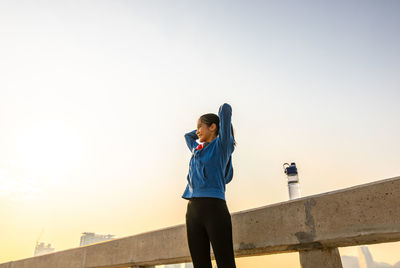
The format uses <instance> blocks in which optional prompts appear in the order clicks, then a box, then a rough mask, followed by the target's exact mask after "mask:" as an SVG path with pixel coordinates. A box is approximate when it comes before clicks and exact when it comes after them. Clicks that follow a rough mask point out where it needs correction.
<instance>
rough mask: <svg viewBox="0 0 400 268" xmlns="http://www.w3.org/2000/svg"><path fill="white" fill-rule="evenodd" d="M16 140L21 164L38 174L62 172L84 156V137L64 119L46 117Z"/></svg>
mask: <svg viewBox="0 0 400 268" xmlns="http://www.w3.org/2000/svg"><path fill="white" fill-rule="evenodd" d="M16 143H17V144H16V151H17V158H18V161H19V162H20V165H21V167H23V168H24V169H27V170H29V171H31V172H33V173H34V174H36V175H44V176H49V175H50V176H57V175H62V174H63V173H65V172H67V171H69V170H71V169H73V168H76V167H77V166H78V165H79V163H80V162H81V160H82V151H83V142H82V139H81V137H80V136H79V135H78V133H77V131H76V129H74V128H72V127H71V126H68V125H67V124H66V123H65V122H63V121H58V120H42V121H39V122H36V123H34V124H32V125H31V126H27V127H26V128H24V129H21V131H20V134H19V135H17V140H16Z"/></svg>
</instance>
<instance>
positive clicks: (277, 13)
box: [0, 0, 400, 268]
mask: <svg viewBox="0 0 400 268" xmlns="http://www.w3.org/2000/svg"><path fill="white" fill-rule="evenodd" d="M399 13H400V1H395V0H393V1H389V0H383V1H378V0H376V1H361V0H360V1H349V0H346V1H282V0H279V1H278V0H277V1H255V0H253V1H114V0H113V1H1V2H0V34H1V37H0V38H1V41H0V218H1V219H2V220H1V229H0V237H1V243H0V252H1V254H0V262H5V261H9V260H16V259H20V258H26V257H30V256H32V255H33V250H34V246H35V241H36V240H37V239H38V238H39V235H40V234H41V232H42V230H44V231H43V232H42V234H41V235H40V241H44V242H46V243H51V244H52V245H53V246H54V247H55V248H56V249H57V250H61V249H66V248H71V247H76V246H79V238H80V235H81V233H82V232H96V233H100V234H114V235H115V236H116V237H123V236H128V235H133V234H137V233H141V232H147V231H150V230H155V229H160V228H164V227H167V226H171V225H177V224H183V223H184V222H185V213H186V205H187V201H186V200H185V199H182V198H181V195H182V194H183V191H184V190H185V187H186V174H187V172H188V163H189V159H190V156H191V154H190V151H189V150H188V148H187V147H186V144H185V140H184V134H185V133H186V132H189V131H191V130H193V129H195V128H196V123H197V119H198V117H199V116H200V115H202V114H204V113H209V112H212V113H216V114H217V112H218V108H219V106H220V105H221V104H222V103H224V102H227V103H229V104H230V105H231V106H232V110H233V112H232V124H233V127H234V130H235V138H236V141H237V147H236V150H235V152H234V154H233V156H232V157H233V166H234V178H233V180H232V182H231V183H230V184H228V185H227V192H226V199H227V204H228V208H229V210H230V212H231V213H232V212H237V211H241V210H246V209H250V208H255V207H260V206H264V205H267V204H273V203H277V202H281V201H284V200H287V199H288V191H287V185H286V181H285V174H284V173H283V169H282V164H283V163H285V162H290V161H295V162H296V163H297V165H298V169H299V177H300V182H301V192H302V195H303V196H307V195H312V194H317V193H323V192H328V191H332V190H337V189H341V188H346V187H350V186H354V185H357V184H363V183H367V182H371V181H376V180H380V179H386V178H390V177H395V176H399V175H400V166H399V160H400V157H399V151H400V143H399V141H398V138H399V136H400V124H399V119H398V117H399V114H400V105H399V100H400V75H399V73H400V50H399V43H400V34H399V29H400V16H399V15H398V14H399ZM369 248H370V250H371V253H372V255H373V256H374V258H375V260H378V261H385V262H388V263H391V264H393V263H395V262H396V261H399V260H400V259H399V257H398V254H397V256H396V254H395V253H394V252H398V251H399V249H400V243H390V244H381V245H374V246H369ZM340 251H341V253H342V254H344V255H355V256H356V255H357V250H356V248H341V249H340ZM237 263H238V265H239V267H243V268H244V267H265V266H268V265H270V267H289V266H290V267H298V266H299V263H298V254H297V253H291V254H279V255H274V256H265V257H256V258H242V259H238V260H237ZM272 265H275V266H272Z"/></svg>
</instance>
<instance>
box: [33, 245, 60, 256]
mask: <svg viewBox="0 0 400 268" xmlns="http://www.w3.org/2000/svg"><path fill="white" fill-rule="evenodd" d="M54 250H55V249H54V248H52V247H51V244H47V246H46V245H45V244H44V243H43V242H41V243H38V242H36V246H35V253H34V255H33V256H39V255H44V254H47V253H51V252H53V251H54Z"/></svg>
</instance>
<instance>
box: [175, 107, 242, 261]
mask: <svg viewBox="0 0 400 268" xmlns="http://www.w3.org/2000/svg"><path fill="white" fill-rule="evenodd" d="M231 117H232V107H231V106H230V105H229V104H227V103H224V104H223V105H221V106H220V107H219V111H218V115H216V114H213V113H208V114H204V115H202V116H200V118H199V119H198V122H197V129H195V130H193V131H191V132H189V133H186V134H185V139H186V144H187V146H188V147H189V149H190V151H191V152H192V157H191V159H190V163H189V173H188V175H187V181H188V184H187V186H186V189H185V192H184V193H183V195H182V198H184V199H187V200H189V202H188V205H187V211H186V231H187V239H188V244H189V250H190V255H191V257H192V262H193V265H194V268H212V263H211V256H210V242H211V245H212V248H213V252H214V256H215V260H216V262H217V266H218V268H235V267H236V264H235V257H234V252H233V240H232V222H231V215H230V213H229V210H228V207H227V205H226V200H225V185H226V184H227V183H229V182H230V181H231V180H232V177H233V167H232V153H233V151H234V149H235V146H236V141H235V138H234V134H233V127H232V124H231ZM197 139H199V141H200V143H202V144H197V142H196V140H197Z"/></svg>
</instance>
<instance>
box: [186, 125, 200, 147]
mask: <svg viewBox="0 0 400 268" xmlns="http://www.w3.org/2000/svg"><path fill="white" fill-rule="evenodd" d="M196 132H197V129H195V130H192V131H190V132H188V133H186V134H185V140H186V144H187V146H188V148H189V150H190V151H191V152H192V150H193V148H195V147H197V145H198V144H197V142H196V140H197V139H198V138H199V137H198V136H197V135H196Z"/></svg>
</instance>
